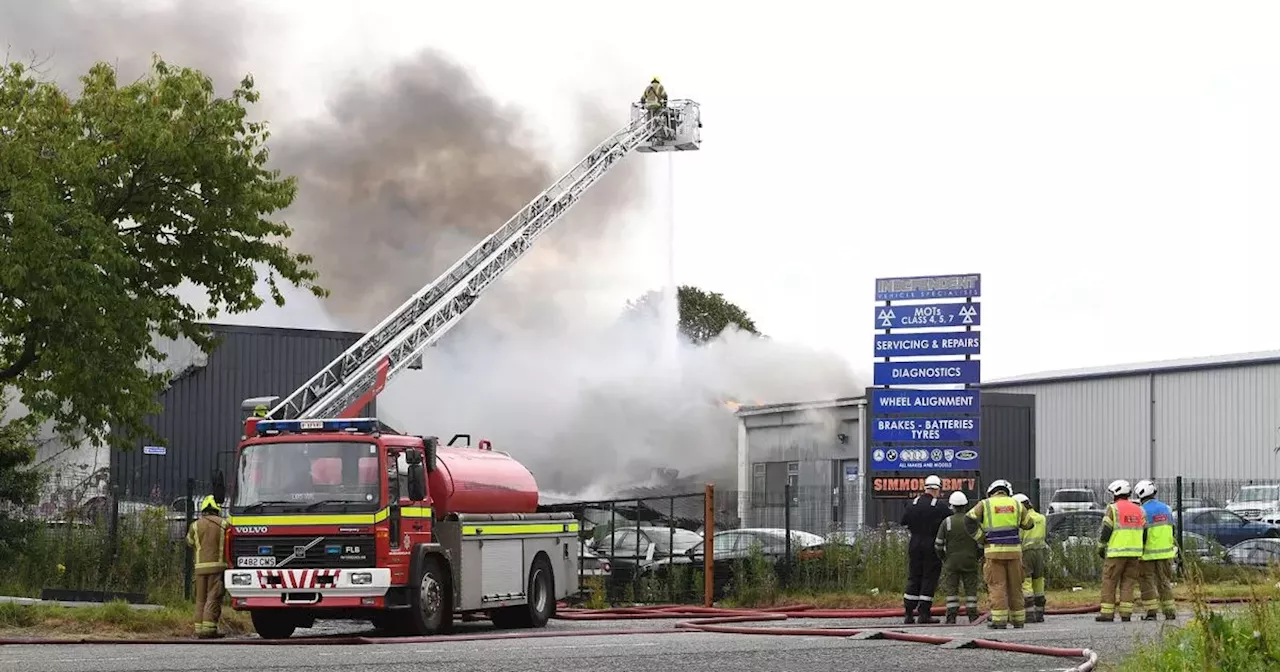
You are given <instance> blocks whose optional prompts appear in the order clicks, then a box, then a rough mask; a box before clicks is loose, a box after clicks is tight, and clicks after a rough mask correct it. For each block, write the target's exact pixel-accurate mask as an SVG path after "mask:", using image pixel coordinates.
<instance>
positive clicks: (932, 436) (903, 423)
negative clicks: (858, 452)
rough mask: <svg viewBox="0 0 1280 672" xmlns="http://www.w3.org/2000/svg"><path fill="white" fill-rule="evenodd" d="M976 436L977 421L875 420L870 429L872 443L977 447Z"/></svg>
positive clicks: (957, 419) (974, 419) (933, 419)
mask: <svg viewBox="0 0 1280 672" xmlns="http://www.w3.org/2000/svg"><path fill="white" fill-rule="evenodd" d="M979 435H980V432H979V430H978V419H977V418H875V420H874V421H873V423H872V425H871V442H872V443H907V442H912V441H946V442H949V443H957V442H958V443H977V441H978V437H979Z"/></svg>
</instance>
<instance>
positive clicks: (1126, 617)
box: [1120, 616, 1133, 623]
mask: <svg viewBox="0 0 1280 672" xmlns="http://www.w3.org/2000/svg"><path fill="white" fill-rule="evenodd" d="M1131 620H1133V618H1132V617H1131V616H1121V617H1120V622H1121V623H1128V622H1129V621H1131Z"/></svg>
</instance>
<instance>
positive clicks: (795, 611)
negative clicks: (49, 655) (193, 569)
mask: <svg viewBox="0 0 1280 672" xmlns="http://www.w3.org/2000/svg"><path fill="white" fill-rule="evenodd" d="M1204 601H1205V602H1206V603H1210V604H1238V603H1243V602H1245V601H1246V599H1245V598H1229V597H1227V598H1207V599H1205V600H1204ZM1098 609H1099V606H1098V605H1096V604H1093V605H1082V606H1076V607H1061V608H1057V609H1047V610H1045V614H1046V615H1048V616H1066V615H1077V614H1089V613H1093V612H1096V611H1098ZM945 611H946V610H945V608H943V607H934V608H933V610H932V612H933V614H934V615H941V614H943V613H945ZM960 611H961V613H963V612H964V609H963V608H961V610H960ZM901 615H902V610H901V609H819V608H817V607H815V606H813V605H807V604H801V605H790V606H782V607H771V608H765V609H731V608H718V607H698V606H691V605H682V604H664V605H652V606H642V607H618V608H613V609H577V608H572V607H568V606H567V605H564V604H560V605H559V608H558V609H557V613H556V615H555V618H556V619H558V620H565V621H627V620H661V619H672V620H675V619H680V622H679V623H676V625H675V627H674V628H644V629H640V628H637V629H600V630H585V631H584V630H572V631H564V630H551V631H548V630H518V631H508V632H489V633H472V634H457V635H430V636H422V637H369V636H336V637H335V636H332V635H320V636H311V637H293V638H290V639H237V638H230V639H215V640H205V641H197V642H193V641H192V640H189V639H177V638H173V639H68V638H58V639H0V646H13V645H38V644H61V645H64V646H65V645H68V644H143V645H163V644H188V645H189V644H194V643H198V644H221V645H233V646H282V645H283V646H307V645H311V646H315V645H325V646H340V645H347V646H350V645H360V644H422V643H433V642H466V641H484V640H495V639H536V638H556V637H592V636H594V637H598V636H603V635H671V634H681V633H692V632H711V633H724V634H738V635H774V636H805V637H815V636H816V637H863V638H868V639H871V638H875V639H888V640H893V641H900V642H912V643H917V644H933V645H944V644H951V645H952V646H956V647H958V646H961V645H962V646H966V647H970V648H980V649H991V650H993V651H1005V652H1009V653H1025V654H1031V655H1041V656H1052V657H1057V658H1084V659H1085V660H1084V662H1082V663H1080V664H1079V665H1077V666H1075V667H1074V668H1068V669H1072V670H1080V671H1082V672H1087V671H1089V670H1093V669H1094V668H1095V666H1096V665H1097V662H1098V655H1097V653H1096V652H1094V651H1092V650H1091V649H1063V648H1057V647H1049V646H1036V645H1032V644H1017V643H1014V642H1002V641H998V640H991V639H980V638H973V639H969V638H965V637H943V636H939V635H926V634H918V633H912V632H903V630H905V629H907V628H909V627H911V626H907V625H884V626H881V625H877V626H870V627H863V628H812V627H808V628H806V627H796V628H792V627H776V626H746V625H741V624H744V623H760V622H776V621H785V620H789V619H793V618H795V619H815V620H817V619H843V620H857V619H871V618H896V617H900V616H901ZM986 617H987V614H982V615H981V616H980V617H979V618H978V620H977V621H975V622H974V623H969V624H967V625H969V626H972V625H977V624H979V623H981V622H982V621H983V620H985V619H986ZM916 627H923V628H929V627H938V626H929V625H923V626H916ZM949 627H965V624H958V625H957V626H949Z"/></svg>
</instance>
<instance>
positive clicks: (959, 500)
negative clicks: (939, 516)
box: [947, 490, 969, 506]
mask: <svg viewBox="0 0 1280 672" xmlns="http://www.w3.org/2000/svg"><path fill="white" fill-rule="evenodd" d="M947 503H948V504H950V505H951V506H968V505H969V498H968V497H965V496H964V493H963V492H960V491H959V490H956V491H955V492H953V493H951V498H950V499H948V500H947Z"/></svg>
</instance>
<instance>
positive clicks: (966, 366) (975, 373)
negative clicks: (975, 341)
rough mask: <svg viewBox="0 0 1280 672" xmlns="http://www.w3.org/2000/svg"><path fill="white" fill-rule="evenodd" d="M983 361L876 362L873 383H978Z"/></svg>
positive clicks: (980, 377) (980, 378)
mask: <svg viewBox="0 0 1280 672" xmlns="http://www.w3.org/2000/svg"><path fill="white" fill-rule="evenodd" d="M981 380H982V362H980V361H969V362H965V361H959V362H876V363H875V375H874V381H873V382H872V383H871V384H872V385H977V384H978V382H979V381H981Z"/></svg>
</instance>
